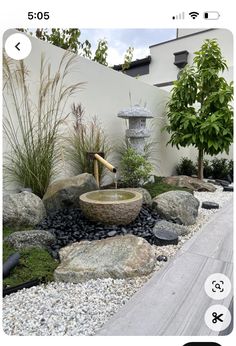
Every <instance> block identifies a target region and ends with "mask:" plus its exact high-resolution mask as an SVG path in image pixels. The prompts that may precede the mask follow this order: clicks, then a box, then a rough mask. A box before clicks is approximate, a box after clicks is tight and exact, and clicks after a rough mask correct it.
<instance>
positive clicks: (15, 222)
mask: <svg viewBox="0 0 236 346" xmlns="http://www.w3.org/2000/svg"><path fill="white" fill-rule="evenodd" d="M45 216H46V210H45V208H44V204H43V202H42V200H41V199H40V198H39V197H38V196H36V195H35V194H33V193H31V192H26V191H24V192H21V193H14V194H10V195H5V196H4V197H3V224H4V226H5V227H9V228H11V229H13V230H21V229H22V228H29V227H32V228H33V227H34V226H36V225H37V224H38V223H39V222H41V221H42V219H43V218H44V217H45Z"/></svg>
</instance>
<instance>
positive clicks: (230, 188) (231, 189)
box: [223, 186, 234, 192]
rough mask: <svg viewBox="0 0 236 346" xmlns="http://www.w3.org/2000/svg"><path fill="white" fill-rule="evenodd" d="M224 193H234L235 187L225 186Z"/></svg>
mask: <svg viewBox="0 0 236 346" xmlns="http://www.w3.org/2000/svg"><path fill="white" fill-rule="evenodd" d="M223 191H225V192H233V191H234V187H233V186H224V189H223Z"/></svg>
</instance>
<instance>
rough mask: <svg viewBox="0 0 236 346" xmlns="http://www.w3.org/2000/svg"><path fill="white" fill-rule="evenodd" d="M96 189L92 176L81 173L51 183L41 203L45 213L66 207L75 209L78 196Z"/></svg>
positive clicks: (77, 203) (77, 204)
mask: <svg viewBox="0 0 236 346" xmlns="http://www.w3.org/2000/svg"><path fill="white" fill-rule="evenodd" d="M97 189H98V185H97V183H96V180H95V178H94V176H93V175H92V174H89V173H83V174H80V175H77V176H74V177H70V178H66V179H59V180H56V181H55V182H53V183H52V184H51V185H49V187H48V189H47V191H46V193H45V195H44V196H43V202H44V205H45V208H46V210H47V213H51V212H54V211H56V210H57V209H63V208H68V207H74V208H77V207H79V197H80V195H82V194H83V193H86V192H89V191H93V190H97Z"/></svg>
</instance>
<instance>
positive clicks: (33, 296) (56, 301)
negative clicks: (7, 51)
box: [3, 187, 232, 335]
mask: <svg viewBox="0 0 236 346" xmlns="http://www.w3.org/2000/svg"><path fill="white" fill-rule="evenodd" d="M222 190H223V189H222V187H217V190H216V192H214V193H208V192H195V193H194V195H195V197H196V198H198V199H199V201H200V203H202V202H204V201H212V202H216V203H219V205H220V208H222V206H223V205H224V203H225V202H226V201H228V200H229V199H230V198H232V192H222ZM200 206H201V204H200ZM217 211H218V210H217V209H212V210H207V209H202V208H199V215H198V217H197V222H196V223H195V224H194V225H192V226H189V228H190V233H189V234H188V235H186V236H183V237H180V241H179V244H178V245H175V246H173V245H169V246H165V247H156V252H157V255H166V256H167V257H168V258H170V257H172V256H174V255H175V253H176V252H177V251H178V249H179V248H180V247H181V246H182V245H183V244H184V243H185V241H186V240H188V239H190V238H191V237H192V236H193V235H194V233H196V232H197V231H198V230H199V229H200V228H201V227H202V225H203V224H204V223H206V222H207V221H208V219H209V217H210V216H211V215H212V214H214V213H216V212H217ZM167 263H168V262H167ZM165 264H166V263H165V262H157V266H156V270H158V269H159V268H160V267H162V266H163V265H165ZM149 278H150V275H149V276H148V277H143V278H135V279H129V280H113V279H102V280H101V279H98V280H90V281H87V282H85V283H81V284H70V283H56V282H53V283H50V284H47V285H40V286H35V287H32V288H29V289H24V290H21V291H18V292H17V293H13V294H11V295H9V296H6V297H5V298H3V330H4V332H5V333H6V334H8V335H94V334H95V333H96V331H97V330H99V329H100V328H101V327H102V326H103V324H104V323H105V322H106V321H107V320H108V319H109V318H110V317H111V316H112V315H113V314H114V313H115V312H116V311H117V310H118V309H120V308H121V307H122V305H123V304H125V302H126V301H127V300H128V299H130V297H131V296H132V295H133V294H134V293H135V292H136V291H137V290H138V289H139V288H140V287H141V286H142V285H143V284H144V283H145V281H147V280H148V279H149Z"/></svg>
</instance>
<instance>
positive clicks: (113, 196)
mask: <svg viewBox="0 0 236 346" xmlns="http://www.w3.org/2000/svg"><path fill="white" fill-rule="evenodd" d="M87 198H89V199H91V200H92V201H101V202H110V201H114V202H116V201H123V200H129V199H131V198H134V194H133V193H132V192H128V191H115V190H114V191H106V190H103V191H94V192H91V193H89V195H87Z"/></svg>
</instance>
